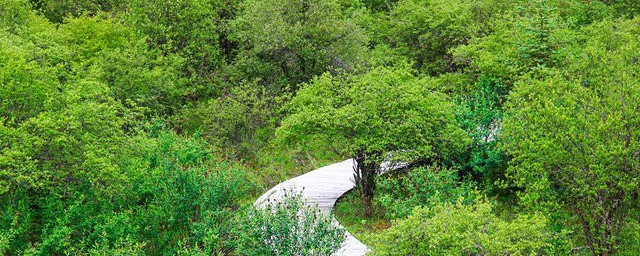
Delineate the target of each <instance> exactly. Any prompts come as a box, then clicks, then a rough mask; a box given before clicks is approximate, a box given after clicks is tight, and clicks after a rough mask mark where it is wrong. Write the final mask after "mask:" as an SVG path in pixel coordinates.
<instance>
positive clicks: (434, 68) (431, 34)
mask: <svg viewBox="0 0 640 256" xmlns="http://www.w3.org/2000/svg"><path fill="white" fill-rule="evenodd" d="M504 5H505V4H504V3H502V1H487V3H476V2H475V1H460V0H455V1H451V0H404V1H399V2H398V3H397V4H395V5H394V7H393V9H392V10H391V11H390V13H389V17H388V20H387V21H386V22H388V25H387V26H380V27H379V28H378V29H380V30H381V31H377V32H378V33H379V34H381V35H383V36H384V38H385V40H384V41H385V42H387V43H388V44H390V45H391V46H393V48H394V49H396V50H397V51H399V52H400V53H402V54H403V55H405V56H408V57H409V59H410V60H411V61H413V62H414V65H415V67H416V68H417V69H419V70H421V71H422V72H424V73H426V74H432V75H435V74H441V73H444V72H452V71H456V70H457V68H458V67H457V66H456V65H455V63H454V62H453V57H452V56H451V55H450V54H449V50H450V49H452V48H453V47H455V46H458V45H462V44H465V43H466V42H467V41H468V40H470V39H471V38H474V37H476V36H479V35H481V34H483V33H486V32H488V30H489V24H487V23H488V21H489V20H490V17H491V15H496V14H498V13H499V12H500V9H501V6H504Z"/></svg>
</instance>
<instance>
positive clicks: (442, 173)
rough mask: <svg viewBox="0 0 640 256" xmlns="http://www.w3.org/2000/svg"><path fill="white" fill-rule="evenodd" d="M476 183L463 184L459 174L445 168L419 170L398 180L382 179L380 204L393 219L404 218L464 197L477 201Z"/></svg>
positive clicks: (379, 194)
mask: <svg viewBox="0 0 640 256" xmlns="http://www.w3.org/2000/svg"><path fill="white" fill-rule="evenodd" d="M473 195H475V194H474V191H473V187H472V183H467V182H461V181H459V179H458V172H457V171H455V170H452V169H447V168H442V167H435V166H430V167H421V168H415V169H412V170H410V171H409V172H407V173H406V174H403V175H400V176H398V177H380V178H379V179H378V196H377V197H376V199H375V200H376V203H378V204H379V205H381V206H382V207H384V208H385V209H386V215H387V217H389V218H392V219H395V218H404V217H406V216H408V215H410V214H411V212H412V211H413V209H414V208H415V207H417V206H421V205H437V204H440V203H442V202H454V201H455V200H457V199H458V198H460V197H463V198H469V199H468V200H467V202H468V201H470V200H471V201H472V200H473Z"/></svg>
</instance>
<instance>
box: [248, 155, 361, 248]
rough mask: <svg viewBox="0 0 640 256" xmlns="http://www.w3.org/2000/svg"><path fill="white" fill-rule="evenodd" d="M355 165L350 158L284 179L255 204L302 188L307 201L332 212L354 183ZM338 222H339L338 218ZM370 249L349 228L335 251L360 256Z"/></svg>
mask: <svg viewBox="0 0 640 256" xmlns="http://www.w3.org/2000/svg"><path fill="white" fill-rule="evenodd" d="M353 166H354V163H353V159H348V160H345V161H342V162H340V163H335V164H332V165H329V166H325V167H322V168H320V169H317V170H314V171H311V172H308V173H306V174H303V175H300V176H298V177H295V178H293V179H290V180H287V181H284V182H282V183H280V184H278V185H277V186H275V187H273V188H271V189H270V190H269V191H267V192H266V193H264V194H263V195H262V196H260V198H258V200H256V202H255V205H260V204H263V203H264V202H266V200H268V199H271V200H273V199H275V200H276V201H277V200H279V199H280V198H281V197H282V195H283V191H284V190H285V189H286V190H291V189H293V190H295V191H301V194H302V197H303V198H304V199H305V200H306V202H307V204H310V205H315V204H317V205H318V208H319V209H320V210H322V211H325V212H327V213H328V212H331V209H332V208H333V206H334V204H335V203H336V200H338V198H339V197H340V196H342V194H344V193H346V192H347V191H349V190H350V189H352V188H353V187H354V186H355V185H354V183H353ZM336 223H337V224H338V225H339V223H338V222H337V221H336ZM368 251H369V248H367V246H366V245H364V244H363V243H361V242H360V241H358V239H356V238H355V237H353V236H352V235H351V234H349V232H347V234H346V238H345V241H344V243H343V244H342V247H341V248H340V249H339V250H338V251H337V252H336V253H334V254H333V255H336V256H340V255H348V256H359V255H364V254H366V253H367V252H368Z"/></svg>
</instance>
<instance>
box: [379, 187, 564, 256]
mask: <svg viewBox="0 0 640 256" xmlns="http://www.w3.org/2000/svg"><path fill="white" fill-rule="evenodd" d="M547 225H548V220H547V219H546V218H545V217H544V216H542V215H539V214H531V215H519V216H517V217H516V218H515V219H513V220H511V221H504V220H501V219H499V218H498V217H496V216H495V215H494V214H493V213H492V206H491V204H490V203H488V202H486V201H484V200H482V199H477V200H476V202H475V203H474V204H471V205H468V204H464V203H462V199H460V200H458V201H457V202H455V203H444V204H436V205H433V206H431V207H416V208H415V210H414V211H413V213H412V215H410V216H409V217H408V218H406V219H403V220H399V221H395V222H394V224H393V226H392V227H391V228H390V229H388V230H386V231H385V232H383V233H382V234H380V235H379V237H378V239H377V241H376V243H375V245H374V246H373V252H374V253H373V254H374V255H504V254H507V255H540V254H554V252H555V253H561V252H556V251H554V250H553V249H554V248H552V246H551V243H550V239H551V236H552V234H551V233H550V232H549V231H548V230H547ZM564 253H565V254H566V253H568V252H566V251H565V252H564Z"/></svg>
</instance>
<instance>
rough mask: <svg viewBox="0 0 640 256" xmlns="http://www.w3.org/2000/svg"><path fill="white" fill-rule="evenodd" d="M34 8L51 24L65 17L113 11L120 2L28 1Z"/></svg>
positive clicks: (113, 0)
mask: <svg viewBox="0 0 640 256" xmlns="http://www.w3.org/2000/svg"><path fill="white" fill-rule="evenodd" d="M30 2H31V3H33V5H34V8H35V9H36V10H38V11H39V12H41V13H42V14H43V15H44V16H45V17H46V18H47V19H49V20H50V21H52V22H56V23H61V22H62V21H63V20H64V19H65V18H67V17H78V16H82V15H85V14H86V15H95V14H96V13H99V12H103V11H115V10H116V9H118V8H120V7H122V5H123V4H124V3H125V1H122V0H68V1H57V0H30Z"/></svg>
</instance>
